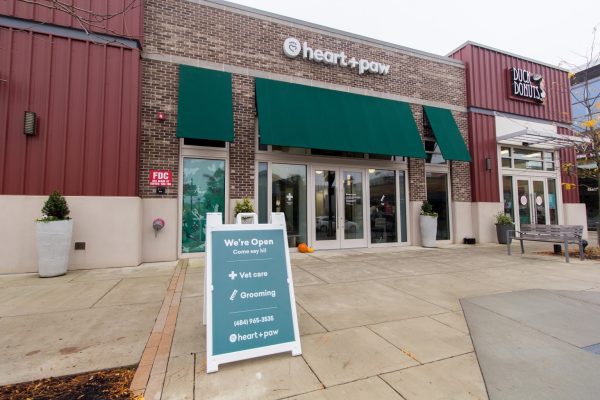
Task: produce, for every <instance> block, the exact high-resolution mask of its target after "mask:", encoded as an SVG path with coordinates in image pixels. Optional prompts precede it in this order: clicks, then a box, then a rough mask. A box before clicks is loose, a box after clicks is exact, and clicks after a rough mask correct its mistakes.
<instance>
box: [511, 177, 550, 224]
mask: <svg viewBox="0 0 600 400" xmlns="http://www.w3.org/2000/svg"><path fill="white" fill-rule="evenodd" d="M517 202H518V205H519V207H518V223H519V226H520V225H521V224H542V225H546V224H547V223H548V220H547V217H546V216H547V215H548V213H549V211H548V196H547V190H546V180H545V179H539V178H517Z"/></svg>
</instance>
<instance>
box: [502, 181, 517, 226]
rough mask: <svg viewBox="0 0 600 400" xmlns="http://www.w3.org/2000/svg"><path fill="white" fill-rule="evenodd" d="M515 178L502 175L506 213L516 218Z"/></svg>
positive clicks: (513, 218)
mask: <svg viewBox="0 0 600 400" xmlns="http://www.w3.org/2000/svg"><path fill="white" fill-rule="evenodd" d="M512 182H513V178H512V176H503V177H502V193H503V194H502V197H503V199H504V214H508V215H510V218H512V220H513V221H514V220H515V205H514V204H513V199H514V197H513V185H512Z"/></svg>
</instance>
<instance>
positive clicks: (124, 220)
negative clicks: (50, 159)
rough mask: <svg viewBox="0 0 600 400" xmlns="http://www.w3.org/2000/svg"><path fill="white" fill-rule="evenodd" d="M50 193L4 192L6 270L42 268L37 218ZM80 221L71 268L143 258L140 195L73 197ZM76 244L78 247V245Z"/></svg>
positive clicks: (0, 201)
mask: <svg viewBox="0 0 600 400" xmlns="http://www.w3.org/2000/svg"><path fill="white" fill-rule="evenodd" d="M46 198H47V197H46V196H0V243H1V249H2V251H1V252H0V253H1V254H2V256H1V257H0V274H9V273H24V272H37V255H36V248H35V223H34V221H35V219H36V218H40V217H41V211H40V210H41V208H42V206H43V204H44V201H45V200H46ZM66 199H67V203H68V205H69V208H70V210H71V217H72V218H73V220H74V227H73V243H74V242H86V249H85V250H77V251H76V250H71V256H70V260H69V269H82V268H86V269H87V268H102V267H125V266H136V265H139V264H140V262H141V257H142V235H141V232H140V226H141V220H142V201H141V199H140V198H138V197H96V196H94V197H91V196H67V197H66ZM73 247H74V246H73Z"/></svg>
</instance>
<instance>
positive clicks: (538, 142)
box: [496, 128, 585, 150]
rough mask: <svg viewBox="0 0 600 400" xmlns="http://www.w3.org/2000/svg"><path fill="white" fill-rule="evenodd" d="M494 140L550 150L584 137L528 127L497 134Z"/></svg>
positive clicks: (573, 144) (573, 142) (570, 144)
mask: <svg viewBox="0 0 600 400" xmlns="http://www.w3.org/2000/svg"><path fill="white" fill-rule="evenodd" d="M496 140H497V142H498V143H500V144H507V145H517V146H522V145H528V146H535V147H539V148H544V149H551V150H556V149H560V148H563V147H571V146H575V145H577V144H580V143H584V142H585V139H583V138H579V137H576V136H569V135H561V134H560V133H554V132H549V131H543V130H534V129H529V128H526V129H523V130H520V131H517V132H512V133H507V134H504V135H501V136H498V137H497V138H496Z"/></svg>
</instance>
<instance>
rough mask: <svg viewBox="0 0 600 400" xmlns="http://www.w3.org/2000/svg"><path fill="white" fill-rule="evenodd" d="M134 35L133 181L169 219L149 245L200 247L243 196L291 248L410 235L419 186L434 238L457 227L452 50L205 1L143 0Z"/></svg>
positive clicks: (463, 134) (189, 251)
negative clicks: (441, 52)
mask: <svg viewBox="0 0 600 400" xmlns="http://www.w3.org/2000/svg"><path fill="white" fill-rule="evenodd" d="M144 34H145V40H144V46H145V47H144V52H143V55H142V129H141V147H140V165H141V170H140V188H139V192H140V195H141V197H142V198H143V199H144V201H145V202H146V204H152V205H153V207H154V210H155V213H157V214H160V215H164V216H166V217H167V218H168V221H172V222H171V225H173V226H178V232H177V235H171V236H168V237H167V236H166V235H163V236H162V237H161V235H158V237H157V238H154V237H149V238H147V240H148V242H149V243H151V244H149V245H147V244H146V243H144V247H145V248H146V247H148V248H151V249H152V250H151V251H149V252H148V253H147V254H148V257H149V259H164V255H163V254H167V253H168V254H169V257H168V258H175V257H177V256H179V257H186V256H193V255H195V254H198V253H201V252H203V251H204V239H205V238H204V221H205V219H204V215H205V213H206V212H214V211H218V212H223V213H224V219H225V220H226V221H232V219H233V215H232V209H233V206H234V205H235V203H236V202H237V201H239V200H241V199H242V198H245V197H247V198H249V199H251V200H252V202H253V203H254V205H255V209H256V211H257V212H258V215H259V219H260V221H261V222H266V221H268V218H269V215H270V213H271V212H276V211H279V212H284V213H285V215H286V221H287V228H288V236H289V244H290V246H291V247H292V246H295V245H296V244H298V243H301V242H305V243H308V244H309V245H311V246H314V247H315V248H316V249H340V248H353V247H375V246H386V245H387V246H390V245H391V246H401V245H406V244H419V243H420V241H419V231H418V214H419V209H420V205H421V203H422V201H423V200H425V199H429V201H430V202H432V203H433V204H434V207H435V209H436V210H437V211H438V212H439V213H440V217H439V229H438V240H440V241H441V242H445V243H453V242H462V240H463V238H464V237H465V236H470V235H471V222H470V206H471V191H470V173H469V161H470V159H471V158H470V155H469V152H468V149H467V143H466V140H467V129H466V128H467V118H466V116H467V114H466V110H467V109H466V93H465V87H464V79H465V75H464V72H465V70H464V67H463V64H462V62H460V61H456V60H453V59H450V58H446V57H440V56H436V55H431V54H427V53H423V52H419V51H416V50H411V49H407V48H404V47H401V46H396V45H392V44H389V43H383V42H378V41H375V40H372V39H368V38H364V37H359V36H354V35H351V34H348V33H344V32H338V31H335V30H332V29H329V28H324V27H321V26H316V25H312V24H309V23H306V22H302V21H297V20H292V19H287V18H284V17H279V16H273V15H271V14H268V13H264V12H260V11H257V10H253V9H248V8H245V7H241V6H237V5H233V4H229V3H221V2H216V1H175V0H169V1H147V2H145V32H144ZM159 114H160V115H161V116H164V120H162V119H159V118H157V115H159ZM156 170H163V171H170V172H171V173H172V176H173V181H172V186H166V187H165V188H164V190H165V193H164V194H162V193H160V194H159V192H157V188H156V187H154V186H151V185H150V184H149V180H148V176H149V175H150V174H151V173H152V172H151V171H156ZM159 190H160V191H161V192H162V189H159ZM458 221H461V222H460V223H459V222H458ZM150 252H152V253H153V254H155V255H153V256H152V257H150ZM169 252H170V253H169ZM173 252H176V254H175V253H173Z"/></svg>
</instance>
